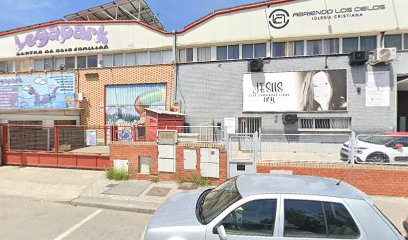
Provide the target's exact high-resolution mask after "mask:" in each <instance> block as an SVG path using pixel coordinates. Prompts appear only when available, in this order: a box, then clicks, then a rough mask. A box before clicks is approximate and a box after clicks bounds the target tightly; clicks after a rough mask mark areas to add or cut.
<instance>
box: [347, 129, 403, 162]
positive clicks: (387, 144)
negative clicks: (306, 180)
mask: <svg viewBox="0 0 408 240" xmlns="http://www.w3.org/2000/svg"><path fill="white" fill-rule="evenodd" d="M340 156H341V159H342V160H343V161H348V160H349V156H350V143H349V142H346V143H344V144H343V146H342V148H341V151H340ZM355 159H356V161H357V162H380V163H408V136H393V135H381V136H376V135H372V136H360V137H359V138H358V139H357V141H356V151H355Z"/></svg>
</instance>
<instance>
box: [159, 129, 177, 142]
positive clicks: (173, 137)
mask: <svg viewBox="0 0 408 240" xmlns="http://www.w3.org/2000/svg"><path fill="white" fill-rule="evenodd" d="M157 143H158V144H163V145H173V144H176V143H177V131H176V130H158V131H157Z"/></svg>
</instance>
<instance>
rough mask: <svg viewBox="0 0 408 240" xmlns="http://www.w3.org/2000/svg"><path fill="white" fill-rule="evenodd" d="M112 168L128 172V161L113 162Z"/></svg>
mask: <svg viewBox="0 0 408 240" xmlns="http://www.w3.org/2000/svg"><path fill="white" fill-rule="evenodd" d="M113 168H114V169H115V170H118V171H122V170H123V171H126V172H128V171H129V160H113Z"/></svg>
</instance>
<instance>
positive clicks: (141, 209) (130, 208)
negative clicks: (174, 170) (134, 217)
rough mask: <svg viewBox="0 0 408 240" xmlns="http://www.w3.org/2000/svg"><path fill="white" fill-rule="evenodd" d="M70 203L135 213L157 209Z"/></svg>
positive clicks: (150, 212)
mask: <svg viewBox="0 0 408 240" xmlns="http://www.w3.org/2000/svg"><path fill="white" fill-rule="evenodd" d="M69 204H70V205H72V206H75V207H76V206H81V207H92V208H102V209H108V210H117V211H125V212H134V213H142V214H153V213H154V212H156V210H154V209H146V208H138V207H127V206H119V205H112V204H103V203H86V202H69Z"/></svg>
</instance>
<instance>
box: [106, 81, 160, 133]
mask: <svg viewBox="0 0 408 240" xmlns="http://www.w3.org/2000/svg"><path fill="white" fill-rule="evenodd" d="M146 108H155V109H161V110H165V109H166V84H135V85H115V86H107V87H106V124H107V125H116V126H131V125H137V124H139V120H140V116H141V115H142V114H143V113H144V110H145V109H146ZM121 136H123V138H124V139H126V138H131V136H132V135H131V134H130V133H129V131H122V132H121Z"/></svg>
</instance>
